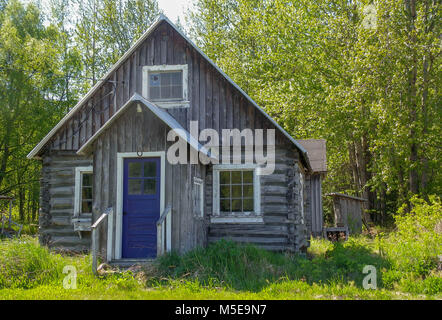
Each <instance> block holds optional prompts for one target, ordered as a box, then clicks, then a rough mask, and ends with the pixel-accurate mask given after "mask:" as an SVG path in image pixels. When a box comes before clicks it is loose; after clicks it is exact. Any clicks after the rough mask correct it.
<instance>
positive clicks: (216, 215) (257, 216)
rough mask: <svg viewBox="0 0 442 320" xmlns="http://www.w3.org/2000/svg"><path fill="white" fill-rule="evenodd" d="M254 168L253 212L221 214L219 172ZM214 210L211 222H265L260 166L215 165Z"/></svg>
mask: <svg viewBox="0 0 442 320" xmlns="http://www.w3.org/2000/svg"><path fill="white" fill-rule="evenodd" d="M244 170H247V171H249V170H253V208H254V211H253V212H248V213H246V212H244V213H236V212H235V213H232V214H229V215H224V214H223V215H221V213H220V207H219V201H220V190H219V189H220V188H219V182H220V178H219V173H220V172H221V171H244ZM212 206H213V212H212V217H211V218H210V222H211V223H264V220H263V217H262V213H261V183H260V168H259V166H258V165H256V164H220V165H214V166H213V202H212Z"/></svg>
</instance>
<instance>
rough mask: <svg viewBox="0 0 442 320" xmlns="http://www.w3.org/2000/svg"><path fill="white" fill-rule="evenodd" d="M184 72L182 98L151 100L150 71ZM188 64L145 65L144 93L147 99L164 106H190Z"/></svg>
mask: <svg viewBox="0 0 442 320" xmlns="http://www.w3.org/2000/svg"><path fill="white" fill-rule="evenodd" d="M172 71H182V72H183V99H182V100H170V101H167V100H166V101H151V100H150V98H149V73H152V72H172ZM188 80H189V79H188V66H187V64H176V65H158V66H143V89H142V94H143V97H144V98H145V99H146V100H149V101H150V102H152V103H153V104H156V105H157V106H159V107H162V108H189V107H190V101H189V98H188V96H189V93H188Z"/></svg>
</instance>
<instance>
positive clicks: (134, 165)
mask: <svg viewBox="0 0 442 320" xmlns="http://www.w3.org/2000/svg"><path fill="white" fill-rule="evenodd" d="M160 172H161V171H160V158H133V159H132V158H130V159H125V160H124V177H123V179H124V180H123V181H124V187H123V241H122V242H123V243H122V244H123V248H122V249H123V250H122V257H123V258H155V257H156V255H157V226H156V223H157V221H158V219H159V218H160Z"/></svg>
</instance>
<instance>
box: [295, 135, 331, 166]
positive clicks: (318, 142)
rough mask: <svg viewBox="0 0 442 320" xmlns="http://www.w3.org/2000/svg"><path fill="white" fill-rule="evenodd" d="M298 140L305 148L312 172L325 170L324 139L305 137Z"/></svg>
mask: <svg viewBox="0 0 442 320" xmlns="http://www.w3.org/2000/svg"><path fill="white" fill-rule="evenodd" d="M298 142H299V143H300V144H301V145H302V146H303V147H304V148H305V149H306V150H307V152H308V158H309V160H310V165H311V167H312V171H313V172H327V155H326V147H325V143H326V141H325V140H324V139H306V140H298Z"/></svg>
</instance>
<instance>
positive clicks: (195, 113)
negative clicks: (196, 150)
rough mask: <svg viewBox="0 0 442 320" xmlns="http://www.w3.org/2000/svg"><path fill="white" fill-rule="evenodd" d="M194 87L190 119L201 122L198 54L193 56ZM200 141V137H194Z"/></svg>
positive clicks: (192, 86)
mask: <svg viewBox="0 0 442 320" xmlns="http://www.w3.org/2000/svg"><path fill="white" fill-rule="evenodd" d="M191 72H192V74H193V75H192V85H191V86H189V90H190V91H189V92H190V93H191V94H190V108H191V117H190V119H191V120H193V121H198V120H199V98H200V97H199V91H200V87H199V86H200V84H199V80H200V75H199V60H198V58H197V56H196V54H193V55H192V70H191ZM194 138H196V139H198V137H194Z"/></svg>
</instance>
